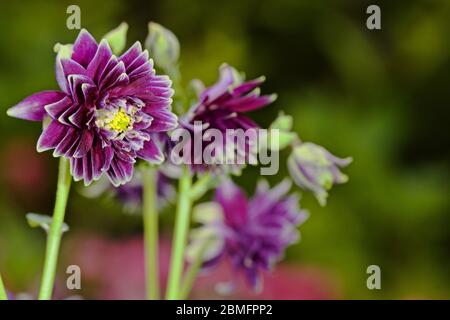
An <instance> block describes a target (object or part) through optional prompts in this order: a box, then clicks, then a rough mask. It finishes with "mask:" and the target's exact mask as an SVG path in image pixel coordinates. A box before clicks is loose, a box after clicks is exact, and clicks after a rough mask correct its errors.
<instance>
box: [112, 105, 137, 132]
mask: <svg viewBox="0 0 450 320" xmlns="http://www.w3.org/2000/svg"><path fill="white" fill-rule="evenodd" d="M130 123H131V118H130V117H129V116H128V115H127V113H126V112H125V111H123V110H122V109H120V110H119V111H118V112H116V114H115V115H114V116H113V118H112V120H111V122H109V123H108V125H109V127H110V128H111V129H112V130H114V131H117V132H124V131H125V130H127V129H128V127H129V125H130Z"/></svg>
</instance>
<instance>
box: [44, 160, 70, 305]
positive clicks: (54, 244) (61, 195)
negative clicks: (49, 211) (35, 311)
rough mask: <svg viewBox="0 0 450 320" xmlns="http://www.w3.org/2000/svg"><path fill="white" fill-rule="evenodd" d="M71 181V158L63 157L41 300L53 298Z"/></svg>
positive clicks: (49, 236)
mask: <svg viewBox="0 0 450 320" xmlns="http://www.w3.org/2000/svg"><path fill="white" fill-rule="evenodd" d="M71 181H72V177H71V176H70V169H69V160H67V159H66V158H64V157H61V158H60V160H59V173H58V186H57V189H56V201H55V209H54V211H53V221H52V224H51V226H50V230H49V233H48V237H47V248H46V252H45V262H44V271H43V273H42V282H41V288H40V290H39V300H49V299H51V298H52V292H53V286H54V282H55V274H56V266H57V262H58V253H59V247H60V244H61V236H62V226H63V223H64V214H65V211H66V205H67V199H68V197H69V190H70V184H71Z"/></svg>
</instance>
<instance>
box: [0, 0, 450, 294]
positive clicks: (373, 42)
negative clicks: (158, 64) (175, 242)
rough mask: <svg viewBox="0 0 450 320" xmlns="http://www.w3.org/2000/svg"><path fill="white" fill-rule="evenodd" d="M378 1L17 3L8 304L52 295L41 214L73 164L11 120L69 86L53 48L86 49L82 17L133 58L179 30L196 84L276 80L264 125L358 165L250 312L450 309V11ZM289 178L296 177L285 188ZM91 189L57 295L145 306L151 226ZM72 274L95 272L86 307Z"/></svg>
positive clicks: (1, 50) (8, 99) (3, 54)
mask: <svg viewBox="0 0 450 320" xmlns="http://www.w3.org/2000/svg"><path fill="white" fill-rule="evenodd" d="M375 2H376V3H377V4H378V5H380V6H381V10H382V30H377V31H370V30H368V29H367V28H366V26H365V23H366V18H367V16H368V15H367V14H366V13H365V11H366V8H367V6H368V5H369V4H373V3H375ZM375 2H374V1H370V2H368V1H351V0H340V1H336V0H322V1H306V0H278V1H268V0H239V1H221V2H215V1H207V0H201V1H187V0H186V1H183V0H164V1H137V0H120V1H119V0H109V1H91V0H86V1H49V0H47V1H2V2H1V4H0V137H1V139H0V270H1V273H2V276H3V278H4V281H5V283H6V286H7V287H8V289H9V290H10V291H11V292H14V293H19V292H29V293H31V294H34V293H35V291H36V286H37V284H38V281H39V274H40V271H41V268H42V263H43V253H44V248H45V236H44V233H43V232H42V230H38V229H31V228H30V227H29V226H28V225H27V222H26V220H25V214H26V213H27V212H38V213H44V214H51V212H52V207H53V200H54V191H55V181H56V166H57V161H56V160H55V159H53V158H52V156H51V154H50V153H45V154H37V153H36V150H35V143H36V140H37V137H38V135H39V133H40V131H41V127H40V124H38V123H30V122H26V121H21V120H17V119H12V118H8V117H7V116H6V109H7V108H8V107H10V106H12V105H14V104H15V103H17V102H18V101H20V100H21V99H23V98H24V97H26V96H28V95H30V94H31V93H34V92H37V91H40V90H44V89H51V88H56V87H57V85H56V81H55V79H54V70H53V69H54V57H55V55H54V53H53V51H52V48H53V45H54V44H55V43H56V42H61V43H70V42H73V41H74V39H75V37H76V35H77V33H78V31H76V30H68V29H67V28H66V19H67V17H68V15H67V14H66V8H67V6H68V5H70V4H78V5H79V6H80V7H81V23H82V27H85V28H87V29H88V30H89V31H90V32H91V33H92V34H93V35H94V36H95V37H97V39H98V38H100V37H101V36H102V35H104V34H105V33H106V32H108V31H109V30H111V29H113V28H114V27H116V26H117V25H118V24H119V23H120V22H122V21H126V22H128V24H129V26H130V29H129V33H128V44H132V43H133V42H134V41H136V40H141V41H143V40H144V39H145V37H146V34H147V22H148V21H150V20H152V21H156V22H159V23H161V24H163V25H165V26H166V27H168V28H170V29H171V30H173V31H174V32H175V33H176V35H177V36H178V37H179V40H180V42H181V46H182V51H181V71H182V73H183V80H184V81H185V83H187V82H188V81H189V80H190V79H192V78H200V79H202V80H203V81H204V82H205V83H207V84H211V83H212V82H214V81H215V79H216V77H217V69H218V66H219V65H220V64H221V63H222V62H228V63H230V64H231V65H233V66H235V67H236V68H238V69H239V70H244V71H245V72H246V74H247V76H248V77H257V76H259V75H261V74H264V75H265V76H266V77H267V82H266V84H265V85H264V87H263V90H264V91H265V92H277V93H278V95H279V98H278V100H277V101H276V103H275V104H273V105H272V106H271V107H269V108H266V109H265V110H262V111H258V112H256V113H255V116H256V117H257V119H258V121H259V122H260V123H261V124H263V125H268V124H269V123H270V122H271V121H272V119H273V118H274V117H275V116H276V114H277V113H278V112H279V111H280V110H284V111H285V112H287V113H289V114H292V115H293V116H294V119H295V129H296V131H298V132H299V133H300V135H301V137H302V139H303V140H309V141H313V142H316V143H319V144H322V145H324V146H325V147H327V148H328V149H329V150H331V151H332V152H334V153H335V154H337V155H338V156H349V155H351V156H353V158H354V163H353V164H352V165H351V166H350V167H349V168H348V170H346V172H347V173H348V174H349V175H350V182H349V183H348V184H346V185H343V186H339V187H337V188H335V190H333V192H332V194H331V196H330V199H329V204H328V206H327V207H325V208H321V207H319V205H318V204H317V203H316V201H315V199H314V198H313V197H312V196H311V195H309V194H305V195H304V197H303V199H302V204H303V206H304V207H307V208H308V209H309V210H310V212H311V217H310V219H309V220H308V221H307V222H306V223H305V224H304V225H303V226H302V227H301V232H302V240H301V242H300V243H299V244H297V245H294V246H292V247H291V248H290V249H289V250H288V253H287V256H286V259H285V261H283V263H282V264H281V265H280V267H279V268H277V269H276V271H275V273H274V274H272V275H270V276H267V277H266V281H265V282H266V288H267V290H266V291H265V292H264V293H263V294H260V295H252V294H250V293H248V292H246V291H245V290H244V289H242V290H241V291H239V292H237V293H235V297H238V298H245V297H252V298H291V299H296V298H299V299H308V298H310V299H315V298H320V299H326V298H344V299H345V298H356V299H367V298H374V299H379V298H387V299H408V298H425V299H433V298H450V272H449V270H450V254H449V249H450V230H449V223H450V215H449V213H450V203H449V178H450V175H449V166H448V164H449V161H450V153H449V150H450V149H449V146H450V143H449V142H450V141H449V140H450V135H449V125H448V123H449V108H450V72H449V70H450V38H449V34H450V2H448V1H440V0H429V1H425V0H422V1H418V0H416V1H407V2H405V1H375ZM283 156H284V157H285V156H286V154H283ZM283 161H284V160H283ZM257 174H258V171H257V170H252V169H249V170H248V171H247V172H246V173H245V174H244V176H243V177H241V178H239V179H238V181H240V182H241V183H242V184H243V185H245V187H246V188H247V190H249V191H251V190H252V189H253V186H254V182H255V181H256V179H257ZM285 174H286V169H285V166H284V163H283V165H282V169H281V170H280V173H279V175H278V176H274V177H271V178H270V179H271V180H272V181H273V182H275V181H278V180H280V179H282V178H283V176H284V175H285ZM81 189H82V187H81V186H80V185H74V189H73V192H72V194H71V199H70V201H69V205H68V211H67V222H68V224H69V225H70V227H71V231H70V232H69V233H68V234H66V235H65V236H64V239H63V246H62V250H63V253H62V257H61V261H60V265H59V270H60V274H59V282H58V284H59V287H61V289H60V290H59V291H58V293H57V295H58V296H59V297H60V298H64V297H67V296H69V295H74V294H77V295H81V296H83V297H85V298H95V299H101V298H142V297H143V296H144V295H143V292H144V284H143V259H142V252H141V251H142V250H141V249H142V243H141V221H140V217H139V215H130V214H124V213H123V212H122V210H121V208H120V206H118V205H117V204H115V203H113V202H111V201H109V200H108V199H86V198H85V197H83V196H82V195H81V192H80V190H81ZM166 211H167V212H165V213H164V214H163V216H162V219H163V226H162V229H163V231H164V234H165V235H164V239H163V240H162V243H161V249H162V252H163V253H162V255H163V258H162V260H163V262H162V264H163V266H162V269H164V268H165V267H164V265H166V264H167V260H168V255H169V252H168V250H169V249H168V248H169V240H168V239H170V230H171V229H170V225H171V221H172V218H173V209H171V208H168V209H167V210H166ZM166 239H167V240H166ZM164 261H166V262H164ZM69 264H77V265H80V266H81V267H82V272H83V282H82V285H83V290H81V291H79V292H68V291H67V290H64V287H65V286H64V284H65V278H66V275H65V268H66V266H67V265H69ZM371 264H376V265H379V266H380V267H381V271H382V290H373V291H370V290H368V289H367V287H366V279H367V276H368V275H367V274H366V268H367V266H369V265H371ZM163 273H164V272H163ZM226 273H227V270H226V268H222V267H220V268H219V269H218V270H217V271H216V272H215V273H211V274H206V275H204V276H203V277H202V279H201V280H200V281H199V285H198V286H197V287H196V290H195V292H194V297H212V293H211V292H213V291H214V284H216V283H218V282H220V281H221V280H220V279H222V278H226ZM162 277H165V275H164V274H163V275H162Z"/></svg>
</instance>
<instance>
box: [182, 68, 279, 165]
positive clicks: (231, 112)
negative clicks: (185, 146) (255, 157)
mask: <svg viewBox="0 0 450 320" xmlns="http://www.w3.org/2000/svg"><path fill="white" fill-rule="evenodd" d="M264 80H265V78H264V77H259V78H257V79H254V80H250V81H247V82H244V81H243V78H242V76H241V75H239V74H238V72H237V71H236V70H235V69H234V68H233V67H231V66H229V65H227V64H223V65H222V66H221V67H220V77H219V80H218V82H217V83H215V84H214V85H212V86H210V87H208V88H202V90H201V92H200V94H199V98H198V102H197V103H196V104H195V105H193V106H192V108H191V109H190V110H189V112H188V113H187V115H186V116H185V117H184V118H183V119H182V121H181V122H182V125H183V126H184V127H185V128H188V129H189V130H191V131H192V133H193V130H194V124H195V123H196V122H197V123H200V124H201V126H202V128H203V129H217V130H219V131H220V132H221V133H222V136H223V137H224V141H222V148H223V150H227V149H226V148H227V145H226V143H227V141H225V137H226V134H225V133H226V130H227V129H234V130H238V129H241V130H244V131H245V130H247V129H255V128H258V127H259V126H258V124H257V123H256V122H254V121H253V120H252V119H251V118H249V117H247V116H246V115H244V113H246V112H248V111H252V110H257V109H260V108H263V107H265V106H267V105H268V104H270V103H272V102H273V101H274V100H275V99H276V95H275V94H272V95H262V96H261V95H260V89H259V86H260V85H261V84H262V83H263V82H264ZM201 86H203V85H202V84H201ZM192 136H193V134H191V137H192ZM204 137H205V135H204ZM191 145H192V143H191ZM208 145H209V143H207V142H203V148H202V150H201V152H202V154H194V150H191V151H192V159H198V158H201V157H202V155H203V151H204V150H205V148H206V147H207V146H208ZM249 149H250V146H249V144H248V143H245V144H241V145H239V144H236V146H235V148H234V149H233V150H232V152H234V153H235V154H237V155H243V156H244V157H245V158H244V159H247V157H248V154H249ZM215 156H217V161H218V162H219V163H218V164H224V163H223V162H224V161H225V159H221V158H220V155H215ZM220 162H222V163H220ZM215 167H216V166H206V165H197V164H193V165H192V168H193V169H194V170H196V171H204V170H211V169H215Z"/></svg>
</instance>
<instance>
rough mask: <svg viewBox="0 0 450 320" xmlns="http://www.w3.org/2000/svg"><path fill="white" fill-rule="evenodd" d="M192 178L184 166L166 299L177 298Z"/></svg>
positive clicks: (187, 227) (187, 224) (190, 202)
mask: <svg viewBox="0 0 450 320" xmlns="http://www.w3.org/2000/svg"><path fill="white" fill-rule="evenodd" d="M191 185H192V179H191V176H190V173H189V171H188V169H187V168H184V171H183V175H182V176H181V178H180V181H179V186H178V201H177V211H176V217H175V230H174V235H173V242H172V256H171V265H170V272H169V280H168V283H167V292H166V298H167V299H168V300H175V299H178V293H179V290H180V284H181V276H182V273H183V265H184V251H185V248H186V242H187V235H188V231H189V222H190V211H191V206H192V200H191V196H190V188H191Z"/></svg>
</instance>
